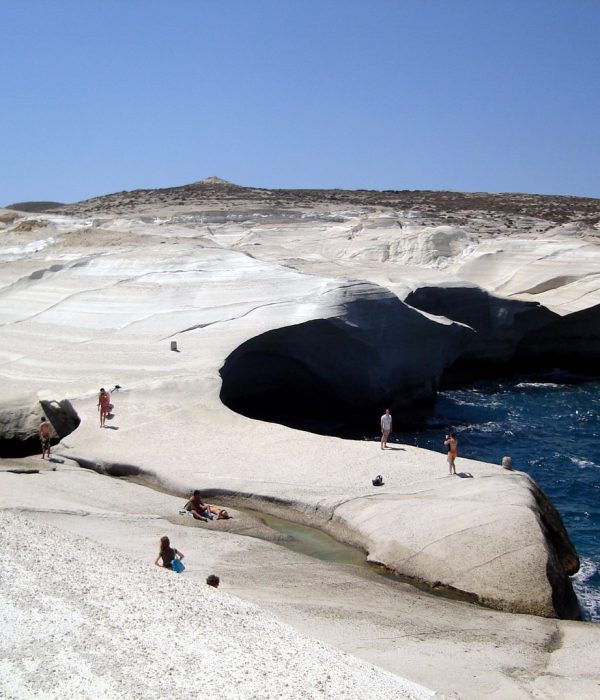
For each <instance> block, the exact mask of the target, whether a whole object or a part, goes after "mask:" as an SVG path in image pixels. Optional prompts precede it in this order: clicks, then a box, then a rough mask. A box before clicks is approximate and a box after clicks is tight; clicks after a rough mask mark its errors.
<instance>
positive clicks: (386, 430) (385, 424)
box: [380, 408, 392, 450]
mask: <svg viewBox="0 0 600 700" xmlns="http://www.w3.org/2000/svg"><path fill="white" fill-rule="evenodd" d="M380 423H381V449H382V450H385V448H386V447H387V441H388V438H389V436H390V433H391V432H392V416H391V414H390V409H389V408H386V409H385V413H384V414H383V415H382V416H381V421H380Z"/></svg>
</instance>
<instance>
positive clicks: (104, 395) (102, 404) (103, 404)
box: [98, 388, 111, 428]
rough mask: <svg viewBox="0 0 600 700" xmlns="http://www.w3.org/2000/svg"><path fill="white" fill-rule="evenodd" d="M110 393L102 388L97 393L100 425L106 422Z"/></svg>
mask: <svg viewBox="0 0 600 700" xmlns="http://www.w3.org/2000/svg"><path fill="white" fill-rule="evenodd" d="M110 408H111V406H110V394H109V393H108V391H106V390H105V389H104V388H102V389H100V393H99V394H98V410H99V411H100V427H101V428H102V427H103V426H104V424H105V423H106V416H107V415H108V414H109V413H110Z"/></svg>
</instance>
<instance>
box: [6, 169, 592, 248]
mask: <svg viewBox="0 0 600 700" xmlns="http://www.w3.org/2000/svg"><path fill="white" fill-rule="evenodd" d="M43 205H44V203H40V206H39V208H38V209H37V211H42V209H43ZM19 206H21V207H22V206H24V205H19ZM156 206H168V207H170V206H174V207H186V208H187V207H199V208H201V209H203V210H204V209H210V208H216V209H219V210H222V209H223V208H228V209H229V208H238V207H241V206H246V207H256V208H266V209H267V210H271V209H286V208H289V209H291V210H292V211H294V210H296V209H298V208H300V209H302V208H309V209H312V208H315V207H322V206H324V207H330V208H333V209H336V210H337V209H340V208H344V207H351V208H357V207H359V208H366V209H377V210H381V209H384V210H392V211H405V212H409V211H414V212H419V214H420V216H421V217H422V219H423V221H424V222H429V223H434V222H437V223H439V222H441V221H444V222H446V223H448V224H453V225H465V224H469V223H470V221H471V220H472V219H474V218H486V219H488V220H490V221H493V222H496V225H497V226H502V227H504V228H505V229H511V228H514V229H519V228H521V227H522V226H523V223H524V221H523V220H529V219H531V220H539V221H541V222H547V228H550V227H551V226H552V225H556V224H564V223H569V222H570V223H574V224H580V225H585V226H587V227H590V228H593V227H596V226H597V225H598V224H599V222H600V199H591V198H585V197H568V196H560V195H537V194H521V193H500V194H492V193H486V192H472V193H468V192H445V191H428V190H424V191H411V190H385V191H376V190H339V189H331V190H322V189H263V188H258V187H241V186H239V185H235V184H233V183H230V182H227V181H226V180H222V179H220V178H217V177H210V178H206V179H205V180H200V181H199V182H195V183H192V184H189V185H182V186H179V187H169V188H164V189H140V190H133V191H131V192H117V193H114V194H109V195H105V196H101V197H94V198H93V199H89V200H85V201H83V202H78V203H76V204H70V205H62V206H61V205H55V204H54V203H53V204H52V207H51V208H52V209H54V210H55V211H56V213H62V214H68V215H73V216H90V215H96V214H104V215H106V214H115V215H117V214H123V213H133V212H135V211H143V210H145V209H147V208H151V207H156ZM11 208H17V205H13V206H12V207H11ZM46 210H50V207H47V208H46ZM22 211H27V210H26V209H22ZM29 211H32V210H31V209H29ZM595 233H596V234H597V233H598V231H595ZM591 235H594V233H592V234H591Z"/></svg>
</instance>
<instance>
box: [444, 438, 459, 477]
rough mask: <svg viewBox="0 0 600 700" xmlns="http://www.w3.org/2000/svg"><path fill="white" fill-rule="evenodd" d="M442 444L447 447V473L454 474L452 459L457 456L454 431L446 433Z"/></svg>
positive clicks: (454, 466) (456, 441) (454, 467)
mask: <svg viewBox="0 0 600 700" xmlns="http://www.w3.org/2000/svg"><path fill="white" fill-rule="evenodd" d="M444 445H446V446H447V447H448V473H449V474H456V465H455V464H454V460H455V459H456V458H457V457H458V440H457V439H456V433H450V435H446V439H445V440H444Z"/></svg>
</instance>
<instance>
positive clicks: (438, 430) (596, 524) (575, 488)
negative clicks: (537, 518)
mask: <svg viewBox="0 0 600 700" xmlns="http://www.w3.org/2000/svg"><path fill="white" fill-rule="evenodd" d="M448 432H455V433H456V435H457V438H458V445H459V457H458V459H457V462H456V466H457V471H460V458H461V457H469V458H471V459H478V460H481V461H485V462H491V463H492V464H498V465H500V464H501V462H502V457H503V456H505V455H509V456H510V457H511V458H512V463H513V468H514V469H518V470H520V471H524V472H527V473H528V474H530V475H531V476H532V477H533V478H534V479H535V481H536V483H537V484H538V485H539V486H540V487H541V489H542V490H543V491H544V493H545V494H546V495H547V496H548V497H549V498H550V500H551V501H552V503H553V504H554V505H555V506H556V508H557V510H558V511H559V513H560V514H561V516H562V519H563V523H564V525H565V527H566V529H567V531H568V533H569V536H570V538H571V541H572V542H573V544H574V545H575V547H576V549H577V552H578V554H579V557H580V559H581V569H580V571H579V573H578V574H576V575H575V576H574V577H573V585H574V588H575V591H576V593H577V596H578V598H579V601H580V603H581V607H582V612H583V615H584V618H585V619H587V620H592V621H596V622H598V621H600V382H597V381H594V382H579V383H574V384H573V383H572V384H568V383H564V380H563V379H562V378H561V380H560V381H548V380H547V379H546V380H544V381H532V380H531V379H527V378H521V379H515V380H511V381H505V382H500V383H498V382H493V383H492V382H479V383H477V384H475V385H473V386H472V387H469V388H466V389H457V390H452V391H443V392H441V393H440V394H439V396H438V400H437V407H436V416H435V418H434V419H432V420H430V421H428V423H427V425H426V426H425V428H424V429H422V430H420V431H418V432H411V433H410V434H409V433H402V434H400V433H396V434H395V436H394V438H395V440H397V441H400V442H405V443H409V444H413V445H416V446H418V447H424V448H427V449H430V450H436V451H439V452H440V471H442V472H444V471H445V470H446V469H447V464H446V461H445V455H446V453H447V448H446V447H445V446H444V444H443V441H444V436H445V435H446V434H447V433H448Z"/></svg>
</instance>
